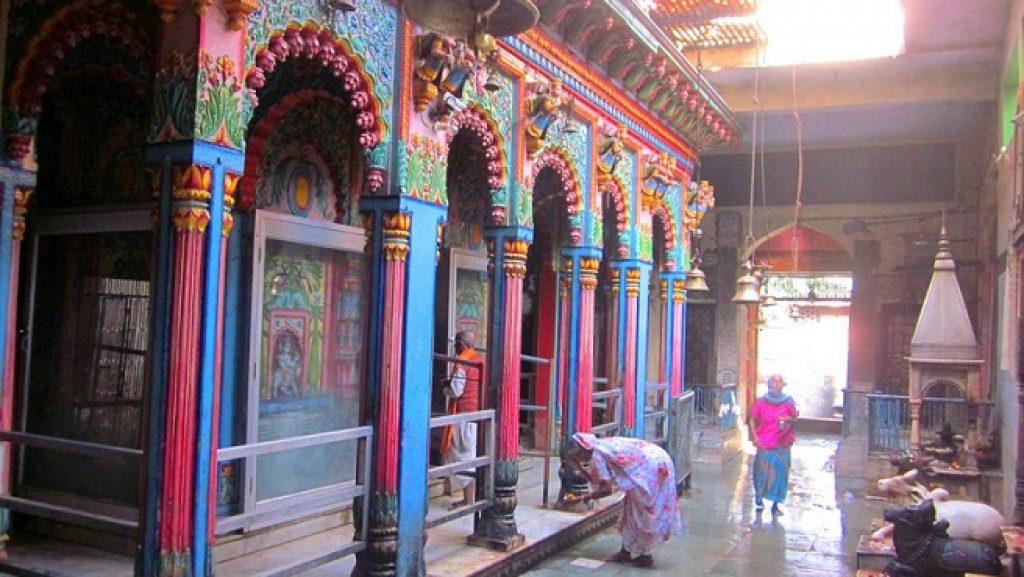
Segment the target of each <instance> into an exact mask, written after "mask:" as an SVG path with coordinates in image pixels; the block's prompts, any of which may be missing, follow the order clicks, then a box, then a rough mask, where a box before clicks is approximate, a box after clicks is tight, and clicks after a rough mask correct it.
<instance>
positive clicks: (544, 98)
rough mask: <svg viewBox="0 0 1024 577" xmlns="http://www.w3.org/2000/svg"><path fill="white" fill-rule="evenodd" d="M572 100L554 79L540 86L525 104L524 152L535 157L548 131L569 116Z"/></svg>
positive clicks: (558, 81)
mask: <svg viewBox="0 0 1024 577" xmlns="http://www.w3.org/2000/svg"><path fill="white" fill-rule="evenodd" d="M571 105H572V100H571V99H570V98H569V97H568V95H566V94H565V92H564V91H563V89H562V81H561V80H559V79H558V78H555V79H553V80H552V81H551V84H549V85H548V86H547V87H546V88H545V87H543V86H541V87H539V88H538V89H537V93H536V95H535V96H534V97H533V98H531V99H530V100H529V102H527V105H526V116H527V118H528V119H529V120H528V122H527V124H526V152H527V154H529V155H530V156H531V157H533V156H536V154H537V153H538V152H540V149H541V148H542V147H543V146H544V139H546V138H547V135H548V131H549V130H550V129H551V127H552V125H553V124H554V123H555V121H556V120H558V119H559V118H563V117H565V116H566V115H567V114H569V112H568V110H569V107H570V106H571Z"/></svg>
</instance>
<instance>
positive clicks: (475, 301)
mask: <svg viewBox="0 0 1024 577" xmlns="http://www.w3.org/2000/svg"><path fill="white" fill-rule="evenodd" d="M450 262H451V267H450V270H451V275H450V277H449V279H448V287H449V289H448V311H449V312H448V338H449V339H454V338H455V333H457V332H459V331H464V330H469V331H472V332H473V334H474V335H476V347H477V348H478V349H486V348H487V341H488V334H487V319H488V314H487V307H488V298H489V297H490V293H489V286H488V279H487V255H486V254H482V253H476V252H470V251H467V250H464V249H457V248H453V249H451V260H450Z"/></svg>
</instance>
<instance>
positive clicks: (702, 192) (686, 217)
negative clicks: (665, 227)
mask: <svg viewBox="0 0 1024 577" xmlns="http://www.w3.org/2000/svg"><path fill="white" fill-rule="evenodd" d="M714 206H715V187H713V186H711V184H710V183H709V182H708V181H706V180H702V181H700V184H697V183H696V182H691V183H690V190H689V192H688V193H687V199H686V206H685V207H684V208H683V226H684V227H685V228H686V230H696V229H697V227H699V226H700V221H701V220H703V219H704V213H706V212H707V211H708V209H711V208H714Z"/></svg>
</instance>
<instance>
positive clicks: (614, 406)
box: [593, 179, 629, 435]
mask: <svg viewBox="0 0 1024 577" xmlns="http://www.w3.org/2000/svg"><path fill="white" fill-rule="evenodd" d="M601 201H602V212H601V225H602V228H601V231H602V240H603V243H602V246H603V249H604V250H603V254H604V258H602V259H601V264H600V266H599V268H598V273H597V282H598V285H597V294H596V296H595V301H594V410H593V424H594V426H593V431H594V433H595V434H597V435H620V434H621V433H622V422H623V411H624V405H625V403H624V400H625V399H624V398H623V378H622V376H623V373H622V368H623V367H622V365H623V359H621V358H620V356H621V355H620V353H622V352H624V351H621V350H620V349H621V347H620V341H621V336H622V331H623V330H624V327H622V326H620V325H621V324H622V322H623V319H622V318H621V316H622V315H621V314H620V313H621V312H622V308H621V307H620V303H621V302H622V287H621V285H622V274H623V273H622V268H621V267H616V266H615V264H616V262H617V261H618V260H619V259H622V258H625V257H627V256H629V246H628V245H627V244H625V243H624V242H623V240H624V234H623V233H625V232H626V229H627V227H628V216H627V214H626V213H627V210H628V207H627V206H626V205H625V202H624V195H623V188H622V185H621V183H619V182H618V180H617V179H609V181H608V184H606V185H605V187H604V189H603V191H602V195H601Z"/></svg>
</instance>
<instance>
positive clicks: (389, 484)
mask: <svg viewBox="0 0 1024 577" xmlns="http://www.w3.org/2000/svg"><path fill="white" fill-rule="evenodd" d="M383 219H384V222H383V223H382V224H383V235H384V239H383V245H384V303H383V307H382V309H381V322H382V330H381V358H380V363H381V364H380V366H381V373H380V393H379V394H380V397H379V398H378V401H377V419H376V421H377V423H376V431H375V434H376V435H377V436H378V441H377V442H376V454H375V455H374V467H373V474H374V483H373V493H374V494H373V496H372V497H371V502H372V503H377V504H378V505H377V506H375V507H373V508H371V510H370V526H369V531H370V542H369V545H368V546H369V555H370V564H371V565H370V566H371V567H372V570H371V571H372V572H373V573H374V574H394V571H395V567H396V564H397V555H396V553H397V547H398V545H397V538H398V525H397V516H398V453H399V443H400V442H401V438H400V434H399V416H400V409H401V406H400V405H401V399H402V339H403V333H404V331H405V291H406V282H407V272H406V268H407V260H408V257H409V232H410V227H411V225H412V217H411V216H410V215H409V214H408V213H405V212H395V213H386V214H384V215H383Z"/></svg>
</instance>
